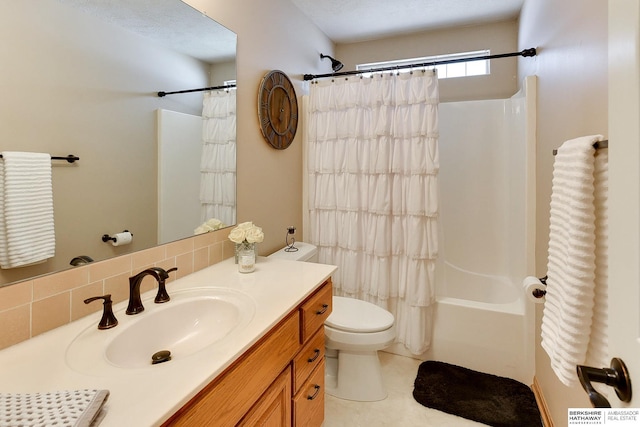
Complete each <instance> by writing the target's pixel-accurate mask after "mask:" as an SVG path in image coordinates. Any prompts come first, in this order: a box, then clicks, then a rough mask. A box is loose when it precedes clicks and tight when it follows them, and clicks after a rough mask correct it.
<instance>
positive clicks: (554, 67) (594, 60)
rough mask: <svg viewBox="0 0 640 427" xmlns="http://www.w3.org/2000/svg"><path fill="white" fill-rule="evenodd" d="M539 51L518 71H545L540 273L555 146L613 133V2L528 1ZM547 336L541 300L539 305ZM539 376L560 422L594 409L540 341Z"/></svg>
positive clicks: (528, 35)
mask: <svg viewBox="0 0 640 427" xmlns="http://www.w3.org/2000/svg"><path fill="white" fill-rule="evenodd" d="M530 46H534V47H537V48H538V56H537V57H535V58H533V59H521V60H520V61H519V69H518V75H519V77H520V78H522V77H523V76H526V75H532V74H536V75H537V76H538V117H537V120H538V129H537V132H538V147H537V153H536V154H537V168H536V174H537V182H536V186H537V192H538V193H537V201H536V202H537V214H536V217H537V221H536V229H537V235H536V273H537V275H538V276H540V277H541V276H544V275H545V274H546V261H547V243H548V239H549V201H550V194H551V177H552V171H553V156H552V150H553V149H554V148H557V147H558V146H559V145H561V144H562V142H563V141H565V140H567V139H571V138H574V137H578V136H582V135H591V134H603V135H605V136H607V119H608V114H607V108H608V105H607V2H606V1H601V0H565V1H562V2H559V1H555V0H526V1H525V4H524V8H523V10H522V14H521V18H520V34H519V48H520V49H523V48H527V47H530ZM537 307H538V311H537V316H536V325H537V331H536V337H540V322H541V316H542V309H541V308H540V307H541V306H537ZM536 378H537V380H538V382H539V384H540V386H541V388H542V390H543V393H544V395H545V397H546V400H547V403H548V404H549V407H550V411H551V415H552V417H553V420H554V422H555V425H556V426H563V425H566V424H567V412H566V410H567V408H569V407H589V406H590V404H589V401H588V400H587V398H586V394H585V393H584V391H583V390H582V389H581V388H580V387H575V388H568V387H566V386H564V385H563V384H562V383H560V381H559V380H558V379H557V378H556V376H555V374H554V373H553V371H552V370H551V367H550V365H549V359H548V357H547V355H546V352H545V351H544V350H543V349H542V348H541V347H540V344H539V338H538V343H537V345H536Z"/></svg>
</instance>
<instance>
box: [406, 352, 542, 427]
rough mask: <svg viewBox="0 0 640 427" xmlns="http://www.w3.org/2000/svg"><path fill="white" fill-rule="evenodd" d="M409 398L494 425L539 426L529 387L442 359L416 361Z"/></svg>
mask: <svg viewBox="0 0 640 427" xmlns="http://www.w3.org/2000/svg"><path fill="white" fill-rule="evenodd" d="M414 386H415V387H414V389H413V397H414V398H415V399H416V400H417V401H418V402H419V403H420V404H422V405H424V406H426V407H428V408H433V409H437V410H439V411H443V412H447V413H449V414H453V415H457V416H459V417H463V418H467V419H469V420H473V421H478V422H480V423H483V424H487V425H490V426H494V427H542V421H541V419H540V412H539V411H538V406H537V404H536V399H535V397H534V395H533V392H532V391H531V389H530V388H529V387H527V386H526V385H524V384H522V383H521V382H518V381H516V380H512V379H511V378H504V377H498V376H495V375H490V374H485V373H482V372H478V371H473V370H471V369H467V368H462V367H460V366H455V365H450V364H448V363H444V362H436V361H433V360H428V361H426V362H423V363H421V364H420V367H419V368H418V376H417V377H416V381H415V384H414Z"/></svg>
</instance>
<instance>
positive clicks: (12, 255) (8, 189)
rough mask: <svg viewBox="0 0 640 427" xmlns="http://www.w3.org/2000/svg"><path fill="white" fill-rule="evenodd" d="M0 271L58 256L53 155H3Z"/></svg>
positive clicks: (0, 185) (0, 189)
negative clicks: (54, 220) (54, 218)
mask: <svg viewBox="0 0 640 427" xmlns="http://www.w3.org/2000/svg"><path fill="white" fill-rule="evenodd" d="M2 157H3V159H2V160H1V161H0V268H14V267H21V266H26V265H29V264H33V263H37V262H40V261H44V260H46V259H48V258H51V257H52V256H54V254H55V232H54V223H53V190H52V184H51V156H50V155H49V154H45V153H23V152H15V151H4V152H2Z"/></svg>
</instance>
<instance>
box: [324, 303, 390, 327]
mask: <svg viewBox="0 0 640 427" xmlns="http://www.w3.org/2000/svg"><path fill="white" fill-rule="evenodd" d="M324 323H325V325H327V326H330V327H332V328H335V329H340V330H343V331H347V332H379V331H384V330H387V329H389V328H390V327H391V326H392V325H393V314H391V313H389V312H388V311H387V310H385V309H383V308H381V307H378V306H377V305H375V304H371V303H370V302H367V301H362V300H358V299H354V298H345V297H336V296H334V297H333V311H332V312H331V314H330V315H329V317H328V318H327V320H325V322H324Z"/></svg>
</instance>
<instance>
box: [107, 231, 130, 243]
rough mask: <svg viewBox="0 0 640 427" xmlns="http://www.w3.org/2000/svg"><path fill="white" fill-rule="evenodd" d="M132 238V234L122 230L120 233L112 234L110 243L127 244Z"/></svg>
mask: <svg viewBox="0 0 640 427" xmlns="http://www.w3.org/2000/svg"><path fill="white" fill-rule="evenodd" d="M132 240H133V235H132V234H131V233H130V232H128V231H123V232H122V233H116V234H114V235H113V240H112V241H111V244H112V245H113V246H122V245H128V244H129V243H131V241H132Z"/></svg>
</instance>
